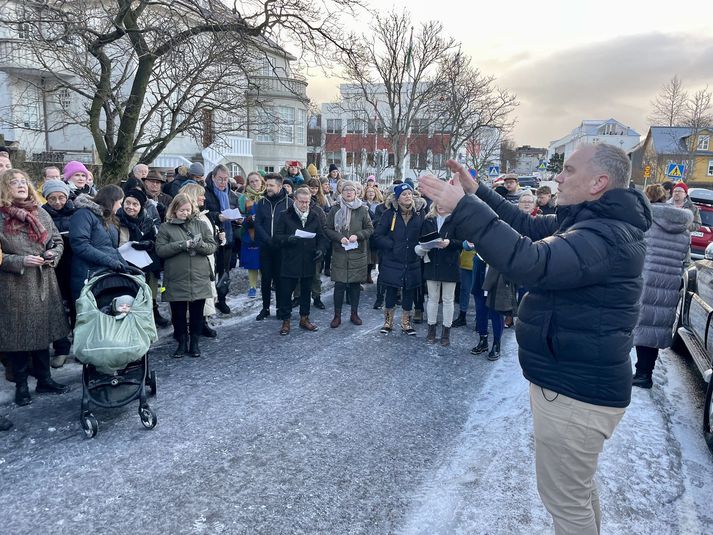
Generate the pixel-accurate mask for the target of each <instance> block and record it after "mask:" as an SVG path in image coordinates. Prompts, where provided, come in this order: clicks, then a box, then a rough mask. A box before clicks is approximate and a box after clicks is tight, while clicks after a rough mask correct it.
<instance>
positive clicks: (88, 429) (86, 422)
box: [82, 413, 99, 438]
mask: <svg viewBox="0 0 713 535" xmlns="http://www.w3.org/2000/svg"><path fill="white" fill-rule="evenodd" d="M82 429H84V434H85V435H86V436H87V438H94V437H95V436H96V434H97V430H98V429H99V423H98V422H97V419H96V418H94V415H93V414H91V413H89V414H85V415H83V416H82Z"/></svg>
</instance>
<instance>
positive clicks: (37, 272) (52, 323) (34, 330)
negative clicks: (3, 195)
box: [0, 209, 69, 352]
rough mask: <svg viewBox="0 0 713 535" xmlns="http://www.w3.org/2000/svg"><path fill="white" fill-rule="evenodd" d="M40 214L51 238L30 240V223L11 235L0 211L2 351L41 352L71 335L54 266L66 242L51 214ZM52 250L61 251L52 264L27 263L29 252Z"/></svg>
mask: <svg viewBox="0 0 713 535" xmlns="http://www.w3.org/2000/svg"><path fill="white" fill-rule="evenodd" d="M37 217H38V218H39V220H40V222H41V223H42V225H43V226H44V227H45V228H46V229H47V231H48V237H47V241H46V242H45V243H37V242H35V241H32V240H30V238H29V237H28V234H27V226H24V227H22V228H21V230H20V231H19V233H18V234H13V235H7V234H6V233H5V232H4V231H3V229H4V228H5V220H4V217H3V215H2V214H0V246H1V248H2V251H3V261H2V264H0V296H2V306H0V351H7V352H15V351H37V350H40V349H47V347H48V346H49V345H50V344H51V343H52V342H54V341H56V340H59V339H60V338H64V337H65V336H67V335H68V334H69V322H68V321H67V315H66V314H65V312H64V305H63V304H62V295H61V293H60V291H59V284H58V283H57V277H56V276H55V273H54V267H53V266H56V265H57V263H58V262H59V259H60V258H61V256H62V253H63V252H64V243H63V241H62V236H60V234H59V231H58V230H57V227H55V225H54V223H53V222H52V218H51V217H50V215H49V214H48V213H47V212H45V211H44V210H41V209H40V210H37ZM48 249H52V250H54V252H55V253H56V254H57V256H56V259H55V260H54V261H53V262H52V264H51V265H45V266H41V267H34V266H25V265H24V264H23V259H24V257H25V256H27V255H38V256H39V255H41V254H42V253H44V252H45V251H46V250H48Z"/></svg>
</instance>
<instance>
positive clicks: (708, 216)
mask: <svg viewBox="0 0 713 535" xmlns="http://www.w3.org/2000/svg"><path fill="white" fill-rule="evenodd" d="M688 197H689V198H690V199H691V202H692V203H693V204H695V205H696V206H697V207H698V209H699V210H700V212H701V222H702V225H701V228H699V229H698V230H695V231H693V232H691V257H692V258H694V259H696V260H700V259H701V258H703V254H704V253H705V251H706V247H707V246H708V244H709V243H713V191H711V190H709V189H704V188H691V189H689V190H688Z"/></svg>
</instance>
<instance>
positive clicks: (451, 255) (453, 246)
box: [416, 203, 463, 346]
mask: <svg viewBox="0 0 713 535" xmlns="http://www.w3.org/2000/svg"><path fill="white" fill-rule="evenodd" d="M449 215H450V214H449V213H448V212H447V211H445V210H443V209H441V208H439V207H438V205H437V204H436V203H433V204H432V205H431V209H430V210H429V212H428V216H427V217H426V219H425V221H424V222H423V227H422V228H421V236H427V235H429V234H431V235H434V234H440V237H441V238H442V240H443V241H442V242H441V243H440V244H439V245H438V246H437V247H435V248H433V249H430V250H426V249H424V248H423V247H422V246H421V245H417V246H416V253H417V254H418V255H419V256H421V257H422V258H423V278H424V279H425V280H426V285H427V287H428V305H427V312H428V336H427V337H426V341H427V342H429V343H434V342H435V341H436V326H437V324H438V301H439V297H440V298H441V300H442V301H443V331H442V332H441V345H442V346H448V345H450V333H451V325H452V323H453V311H454V309H455V305H454V302H455V293H456V284H457V283H458V280H459V279H460V265H459V257H460V252H461V251H462V250H463V244H462V243H461V242H460V241H458V240H451V239H450V238H449V237H448V236H449V234H448V232H447V231H446V229H442V227H443V223H444V222H445V220H446V218H447V217H448V216H449ZM441 231H443V233H441Z"/></svg>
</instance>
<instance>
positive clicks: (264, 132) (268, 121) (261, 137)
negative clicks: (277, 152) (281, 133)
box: [254, 108, 274, 143]
mask: <svg viewBox="0 0 713 535" xmlns="http://www.w3.org/2000/svg"><path fill="white" fill-rule="evenodd" d="M254 132H255V133H256V135H255V141H261V142H264V143H272V142H273V141H274V134H273V118H272V114H271V113H269V111H268V110H266V109H264V108H257V109H256V110H255V125H254Z"/></svg>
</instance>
